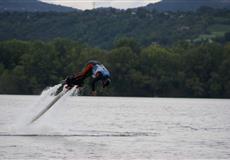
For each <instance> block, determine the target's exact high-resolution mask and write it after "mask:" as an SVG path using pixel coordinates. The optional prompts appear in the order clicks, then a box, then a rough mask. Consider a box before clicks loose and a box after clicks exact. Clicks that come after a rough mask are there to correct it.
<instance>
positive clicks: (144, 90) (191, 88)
mask: <svg viewBox="0 0 230 160" xmlns="http://www.w3.org/2000/svg"><path fill="white" fill-rule="evenodd" d="M114 44H115V45H114V47H113V49H111V50H109V51H106V50H102V49H98V48H91V47H89V46H87V45H84V44H81V43H79V42H75V41H72V40H67V39H55V40H53V41H49V42H42V41H20V40H10V41H3V42H0V93H1V94H39V93H40V92H41V91H42V90H43V89H44V88H45V87H47V86H51V85H54V84H57V83H59V82H60V81H61V80H62V79H64V78H65V77H66V76H67V75H69V74H72V73H76V72H80V71H81V70H82V68H83V67H84V65H85V63H86V62H87V61H88V60H90V59H97V60H100V61H102V62H103V63H104V64H105V65H106V66H107V67H108V68H109V70H110V71H111V74H112V85H111V86H110V87H109V88H106V89H105V90H104V89H101V87H100V85H98V93H99V95H110V96H160V97H165V96H171V97H228V98H229V97H230V92H229V90H230V72H229V68H230V45H229V44H225V45H220V44H217V43H212V44H199V45H194V44H191V43H187V42H182V43H177V44H175V45H174V46H173V47H162V46H160V45H156V44H152V45H149V46H148V47H144V48H140V47H138V46H139V45H138V43H137V42H136V41H135V40H134V39H132V38H131V39H130V38H122V39H120V40H117V41H116V42H115V43H114ZM134 44H135V45H134ZM85 83H86V84H87V83H89V82H88V81H87V82H85ZM87 86H88V85H85V89H84V92H83V93H82V94H83V95H88V94H89V90H90V88H89V87H87Z"/></svg>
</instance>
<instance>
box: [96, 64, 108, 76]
mask: <svg viewBox="0 0 230 160" xmlns="http://www.w3.org/2000/svg"><path fill="white" fill-rule="evenodd" d="M92 71H93V74H92V77H93V78H96V74H97V72H101V74H102V76H103V77H110V73H109V71H108V70H107V69H106V68H105V66H104V65H103V64H96V65H94V67H93V70H92Z"/></svg>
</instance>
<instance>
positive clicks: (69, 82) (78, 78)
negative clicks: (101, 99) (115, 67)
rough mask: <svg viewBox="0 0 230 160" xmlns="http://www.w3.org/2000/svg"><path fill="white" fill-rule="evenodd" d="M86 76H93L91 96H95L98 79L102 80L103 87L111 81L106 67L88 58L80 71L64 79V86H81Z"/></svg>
mask: <svg viewBox="0 0 230 160" xmlns="http://www.w3.org/2000/svg"><path fill="white" fill-rule="evenodd" d="M87 77H92V78H93V80H92V83H91V88H92V95H93V96H96V83H97V82H98V81H101V82H102V86H103V88H105V87H107V86H108V85H109V84H110V83H111V75H110V72H109V71H108V69H107V68H106V67H105V66H104V65H103V64H101V63H100V62H98V61H96V60H90V61H89V62H88V63H87V65H86V67H85V68H84V69H83V71H82V72H81V73H79V74H76V75H72V76H69V77H67V79H66V80H65V84H66V88H72V87H73V86H74V85H77V86H78V87H82V86H83V84H84V80H85V79H86V78H87Z"/></svg>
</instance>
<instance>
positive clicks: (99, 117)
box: [0, 95, 230, 160]
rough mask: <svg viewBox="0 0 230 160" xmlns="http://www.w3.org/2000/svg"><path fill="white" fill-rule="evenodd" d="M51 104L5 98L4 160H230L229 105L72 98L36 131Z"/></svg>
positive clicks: (0, 116)
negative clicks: (36, 118) (43, 112)
mask: <svg viewBox="0 0 230 160" xmlns="http://www.w3.org/2000/svg"><path fill="white" fill-rule="evenodd" d="M51 98H52V97H50V98H48V99H51ZM38 99H40V103H39V104H36V105H35V102H36V101H38ZM47 101H48V100H47V99H46V100H45V99H44V97H43V99H41V97H39V96H10V95H1V96H0V159H2V160H6V159H15V160H20V159H23V160H25V159H36V160H46V159H47V160H50V159H67V160H72V159H74V160H76V159H106V160H108V159H127V160H131V159H230V100H227V99H225V100H220V99H175V98H119V97H80V96H77V97H69V96H68V97H65V98H64V99H63V100H61V101H60V102H58V104H56V105H55V106H54V107H53V108H51V110H49V111H48V112H47V113H46V114H45V115H44V116H42V117H41V118H40V119H39V120H38V121H36V122H35V123H33V124H29V121H30V120H31V118H32V117H34V115H36V113H37V112H38V111H39V110H41V109H42V106H43V104H42V103H45V102H47Z"/></svg>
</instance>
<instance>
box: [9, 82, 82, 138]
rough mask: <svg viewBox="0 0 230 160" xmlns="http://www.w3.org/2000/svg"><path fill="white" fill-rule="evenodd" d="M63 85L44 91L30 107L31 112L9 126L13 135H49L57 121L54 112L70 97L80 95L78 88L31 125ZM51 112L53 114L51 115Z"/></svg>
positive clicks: (73, 89)
mask: <svg viewBox="0 0 230 160" xmlns="http://www.w3.org/2000/svg"><path fill="white" fill-rule="evenodd" d="M61 85H62V84H57V85H55V86H53V87H47V88H46V89H44V90H43V91H42V93H41V95H40V96H39V98H38V99H37V100H36V101H35V102H34V103H33V104H32V105H31V106H30V107H28V108H29V110H28V112H26V113H25V114H23V115H22V116H19V118H18V120H17V121H16V122H15V123H14V124H12V125H10V126H8V130H9V131H10V132H11V133H20V134H27V133H40V134H41V133H47V132H48V131H50V130H53V129H54V128H53V127H52V126H53V125H52V124H53V123H54V121H55V118H54V117H55V115H53V113H52V112H53V110H58V108H60V107H62V106H64V105H65V101H66V99H67V98H68V97H70V96H73V95H74V96H76V95H78V91H79V90H78V89H77V87H73V88H72V89H71V90H70V91H68V92H67V93H66V94H65V95H64V96H63V97H61V99H60V100H58V102H57V103H55V104H54V106H53V107H52V108H51V109H49V110H48V111H47V112H46V113H45V114H44V115H43V116H42V117H40V118H39V119H38V120H37V121H36V122H35V123H32V124H30V122H31V120H32V119H33V118H34V117H35V116H36V115H37V114H38V113H39V112H40V111H41V110H43V109H44V108H45V107H46V106H47V105H48V104H49V103H50V102H51V101H52V100H53V99H54V98H55V94H56V92H57V90H58V89H59V88H60V87H61ZM53 108H54V109H53ZM49 112H51V113H49Z"/></svg>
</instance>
